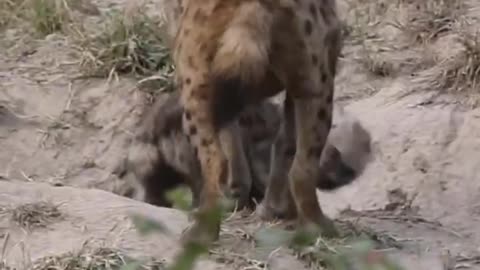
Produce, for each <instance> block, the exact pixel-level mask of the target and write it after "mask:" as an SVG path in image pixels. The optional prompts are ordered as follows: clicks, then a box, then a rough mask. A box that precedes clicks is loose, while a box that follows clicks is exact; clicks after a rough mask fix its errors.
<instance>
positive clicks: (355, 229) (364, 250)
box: [256, 220, 402, 270]
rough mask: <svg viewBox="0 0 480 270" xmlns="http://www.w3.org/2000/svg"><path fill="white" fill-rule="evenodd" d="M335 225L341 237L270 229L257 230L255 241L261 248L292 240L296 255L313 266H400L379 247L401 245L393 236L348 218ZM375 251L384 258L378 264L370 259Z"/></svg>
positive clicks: (367, 268) (388, 269)
mask: <svg viewBox="0 0 480 270" xmlns="http://www.w3.org/2000/svg"><path fill="white" fill-rule="evenodd" d="M336 224H337V228H338V229H339V230H340V232H341V234H342V236H341V237H338V238H323V237H311V235H308V234H305V235H295V234H296V233H291V232H287V231H282V230H276V229H273V230H272V229H269V230H261V231H260V232H259V233H257V235H256V240H257V243H258V245H259V246H260V247H265V246H270V247H275V246H278V245H279V244H285V243H286V242H287V243H289V244H288V245H289V246H290V247H292V248H293V250H294V252H295V254H296V256H297V257H298V258H299V259H301V260H302V261H304V262H305V263H306V264H307V265H308V267H309V268H311V269H319V270H320V269H321V270H324V269H335V270H344V269H345V270H346V269H353V268H351V267H352V266H353V265H355V267H358V268H355V269H362V270H371V269H384V270H393V269H399V268H396V266H394V265H392V263H391V262H390V261H389V260H388V258H387V257H386V256H385V254H382V253H381V252H380V250H385V249H395V248H401V247H402V245H401V244H400V243H399V242H398V241H396V240H395V239H394V238H393V237H391V236H389V235H386V234H379V233H376V232H374V231H372V230H370V229H368V228H366V227H363V226H360V225H359V224H354V223H352V222H349V221H343V220H337V221H336ZM292 235H293V238H292ZM358 246H360V247H361V248H358ZM372 254H378V256H379V257H381V260H380V261H378V262H376V263H379V264H378V265H375V263H373V264H372V262H369V261H368V258H369V256H371V255H372ZM376 267H380V268H376Z"/></svg>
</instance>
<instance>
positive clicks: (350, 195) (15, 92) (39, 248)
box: [0, 0, 480, 270]
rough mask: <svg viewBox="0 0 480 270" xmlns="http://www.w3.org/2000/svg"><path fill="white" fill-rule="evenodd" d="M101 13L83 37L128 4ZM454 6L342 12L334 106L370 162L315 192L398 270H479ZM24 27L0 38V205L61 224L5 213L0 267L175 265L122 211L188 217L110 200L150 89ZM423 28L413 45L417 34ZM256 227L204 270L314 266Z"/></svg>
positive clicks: (471, 83)
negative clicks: (52, 213)
mask: <svg viewBox="0 0 480 270" xmlns="http://www.w3.org/2000/svg"><path fill="white" fill-rule="evenodd" d="M97 2H98V3H97ZM97 2H94V3H92V4H93V5H94V6H97V7H98V12H93V13H92V12H90V14H88V15H85V16H87V18H86V19H85V20H86V21H87V22H88V23H87V25H89V29H90V30H92V29H95V27H94V26H96V23H100V22H102V21H104V20H105V18H106V17H107V16H106V12H108V11H109V10H111V9H113V8H118V7H125V6H131V5H132V2H131V1H97ZM427 2H428V3H433V2H435V3H436V5H442V2H444V1H440V0H430V1H426V2H425V3H427ZM462 3H463V4H464V6H463V7H462V9H463V10H461V14H462V17H461V18H460V17H455V16H456V15H455V13H456V12H457V11H455V12H445V10H443V11H442V10H441V9H437V8H438V6H437V7H436V8H434V9H430V11H432V12H434V13H433V14H430V13H429V14H427V15H425V14H423V15H422V16H420V17H419V15H418V12H423V11H425V7H423V6H421V7H419V8H417V5H418V3H417V4H416V3H415V1H379V2H378V3H377V2H375V3H373V2H371V1H354V0H351V1H340V3H339V5H340V7H341V10H342V16H343V17H344V18H345V20H346V21H347V24H348V26H349V27H348V29H347V30H348V31H347V32H348V40H347V43H346V46H345V48H344V51H343V57H342V59H341V69H340V73H339V76H338V79H337V94H336V100H337V102H339V103H341V104H344V105H346V111H348V112H350V113H352V114H354V115H355V116H356V117H357V118H358V119H360V121H361V122H362V125H364V126H365V127H366V128H367V129H368V130H369V131H370V132H371V133H372V139H373V142H374V148H373V149H374V152H375V159H376V160H375V161H374V162H373V163H372V164H370V165H369V167H368V168H367V170H366V171H365V172H364V174H363V175H362V176H361V177H360V179H359V180H358V181H357V182H356V183H354V184H352V185H351V186H349V187H345V188H343V189H341V190H339V191H338V192H335V193H332V194H328V193H321V194H320V200H321V202H322V206H323V208H324V209H325V212H326V213H327V214H328V215H331V216H333V217H338V218H340V219H342V220H348V221H350V222H353V223H356V224H360V225H361V226H362V227H367V228H369V229H370V230H371V231H372V232H374V233H373V236H378V237H379V238H380V239H379V240H381V241H387V240H388V241H391V242H390V243H396V244H395V245H389V246H388V248H387V249H386V250H384V252H387V253H388V254H390V255H391V256H393V257H395V258H397V259H398V260H399V261H401V262H402V263H403V264H404V265H405V266H407V268H406V269H432V270H435V269H442V270H443V269H462V268H464V269H465V268H466V269H480V260H479V256H480V250H479V248H480V246H479V244H478V243H480V233H479V231H478V227H479V225H480V199H479V198H480V196H478V194H479V192H480V182H479V181H478V180H479V179H478V175H480V161H479V160H478V158H477V157H478V155H479V153H480V143H479V142H480V132H479V131H480V126H479V121H478V118H480V110H479V109H478V108H477V107H476V106H477V105H478V100H479V99H478V93H479V92H478V86H477V81H476V79H478V74H477V73H478V72H477V71H478V63H479V61H478V55H476V54H473V53H471V54H468V53H470V52H477V50H478V44H476V43H472V44H473V45H472V44H470V43H468V44H467V45H468V46H470V45H472V46H471V47H472V48H470V47H468V50H465V48H467V47H465V44H462V42H459V41H458V37H459V36H461V35H460V34H461V32H460V30H462V31H466V32H467V33H475V32H476V31H477V30H476V28H477V27H476V26H477V25H478V18H479V17H480V16H479V10H480V9H479V6H478V3H477V2H475V1H466V0H465V1H463V2H462ZM147 4H148V6H147V7H149V8H148V11H149V12H148V13H149V14H150V13H156V12H155V10H156V9H155V7H160V6H161V4H162V1H158V2H155V3H147ZM440 7H442V6H440ZM413 11H414V12H413ZM437 11H438V12H437ZM447 11H448V10H447ZM435 12H436V13H435ZM87 13H88V12H87ZM0 14H2V13H1V12H0ZM99 14H100V15H99ZM452 14H453V15H452ZM153 15H155V16H158V15H159V14H153ZM160 15H162V14H160ZM425 16H427V17H425ZM439 16H440V17H439ZM452 16H453V17H452ZM0 17H2V16H0ZM2 18H4V17H2ZM2 18H0V24H2V23H3V20H2ZM87 19H88V20H87ZM432 19H433V22H434V23H438V24H434V25H433V26H435V27H433V26H432V27H433V28H432V29H434V28H436V29H437V30H438V31H434V35H431V34H432V32H431V31H429V29H430V28H428V27H427V28H425V27H424V25H423V23H425V22H426V23H427V24H428V22H429V20H432ZM412 22H413V24H411V23H412ZM399 26H410V27H408V28H405V27H403V28H402V27H399ZM22 27H24V25H22V24H20V23H15V24H14V25H10V26H8V27H7V28H6V29H3V30H1V31H0V51H1V53H0V149H1V150H2V151H1V154H0V202H1V206H2V209H14V208H15V207H19V206H21V205H25V204H27V203H38V202H39V201H49V202H52V203H53V204H54V205H56V206H58V209H59V211H60V212H61V213H64V214H65V215H63V214H62V215H61V216H62V217H64V218H63V219H59V220H57V219H55V221H54V222H50V223H49V224H48V226H46V228H45V229H42V230H32V231H30V232H25V231H23V230H20V228H19V226H12V225H11V224H10V216H9V215H2V220H1V222H0V242H2V243H5V252H4V254H2V260H6V261H7V262H8V263H10V264H11V265H17V266H18V267H19V269H23V268H22V267H24V266H25V264H26V263H27V264H28V262H29V261H32V262H33V261H35V260H37V259H41V258H45V257H46V256H58V255H61V254H65V252H69V251H78V250H80V249H81V247H82V246H83V244H84V242H85V241H87V240H89V241H92V239H93V240H94V241H93V242H97V243H98V242H100V243H102V244H104V246H106V247H108V248H113V247H118V248H119V249H121V250H122V251H125V250H126V251H128V252H127V253H128V255H129V256H134V257H135V256H140V257H142V256H155V257H156V258H157V259H163V258H165V259H166V260H167V261H168V260H170V259H171V258H172V256H173V254H174V253H175V251H176V250H178V246H177V242H176V240H177V238H174V239H171V238H168V237H164V236H162V235H157V236H151V239H145V238H141V237H139V236H138V235H137V233H136V231H135V230H134V228H133V226H132V225H131V223H130V221H129V219H128V216H127V215H126V214H125V213H126V212H129V211H135V212H138V213H143V214H145V215H150V216H154V217H155V218H157V219H159V220H166V221H167V222H166V224H167V225H168V227H169V228H170V229H171V230H172V231H173V232H174V235H176V236H178V235H179V234H180V233H181V230H182V229H183V228H185V227H186V225H187V220H186V217H185V215H184V214H182V213H180V212H178V211H175V210H169V209H161V208H156V207H153V206H150V205H145V204H143V203H140V202H137V201H133V200H130V199H126V198H123V197H119V196H115V195H113V194H112V193H117V194H124V193H125V192H126V191H125V185H124V184H125V183H123V182H122V181H120V180H119V179H117V178H116V177H115V176H114V175H112V171H113V170H114V168H115V167H116V165H117V163H118V161H120V160H122V159H123V157H124V155H125V151H126V148H127V146H128V144H129V141H130V139H131V138H132V135H133V131H134V129H135V126H136V125H137V124H138V119H139V117H141V114H142V111H143V108H144V106H145V104H148V101H149V98H150V97H151V96H150V93H145V92H142V91H140V89H139V87H138V81H139V79H138V78H132V76H125V75H123V76H118V77H116V76H114V75H112V76H111V77H110V80H107V78H85V77H82V73H80V67H79V64H80V59H79V58H78V50H76V49H75V47H74V46H72V45H75V44H72V43H71V40H69V39H68V37H67V35H66V34H65V33H62V32H55V33H52V34H49V35H47V36H44V37H39V36H36V35H31V34H30V33H28V32H24V29H23V28H22ZM405 29H408V30H409V31H405ZM439 30H441V31H439ZM25 33H27V34H25ZM418 33H420V34H421V35H420V40H419V39H418V38H412V37H418V35H415V34H418ZM471 40H473V39H471ZM420 41H421V42H420ZM77 45H78V44H77ZM462 46H463V47H462ZM458 61H460V62H458ZM463 62H466V63H465V64H464V65H462V63H463ZM458 63H460V65H458ZM444 71H447V73H444ZM61 186H65V187H61ZM99 189H101V190H99ZM345 209H349V210H348V211H345ZM37 212H38V211H37ZM40 212H42V213H43V214H45V213H47V212H49V211H40ZM27 216H28V215H27ZM34 216H35V217H38V216H36V215H34ZM19 217H22V215H20V216H19ZM20 220H26V219H25V218H20ZM37 220H40V221H38V222H43V221H45V220H50V218H49V216H48V215H47V216H46V217H45V216H43V217H40V219H37ZM34 222H37V221H34ZM266 226H269V225H268V224H262V223H260V222H258V220H255V218H254V217H252V216H248V215H247V217H243V218H240V215H237V216H234V217H233V218H232V219H231V220H230V221H227V222H226V224H225V226H224V228H223V231H222V238H221V241H220V243H219V246H217V247H215V248H214V249H213V250H212V253H211V256H210V261H208V262H204V263H205V264H204V265H203V267H204V268H202V266H199V267H198V269H207V268H205V267H211V268H208V269H229V268H231V269H238V268H242V267H245V268H246V269H265V268H266V267H267V266H268V267H269V269H308V268H314V267H315V265H313V264H308V263H309V262H308V261H305V260H304V259H302V258H300V259H297V258H296V256H295V255H296V254H293V253H292V251H291V250H289V249H284V248H282V249H280V250H275V249H274V250H273V251H275V252H273V251H272V249H265V250H262V249H259V248H258V247H256V246H255V241H254V240H253V235H254V234H255V232H256V231H257V230H259V229H260V228H262V227H266ZM385 239H387V240H385ZM388 241H387V242H388ZM94 246H95V245H94ZM98 246H101V245H100V244H99V245H97V247H98ZM165 247H166V248H165ZM7 251H8V252H7ZM272 252H273V253H272ZM307 257H308V256H307ZM27 258H28V259H27Z"/></svg>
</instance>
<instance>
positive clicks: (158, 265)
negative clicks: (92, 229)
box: [33, 248, 165, 270]
mask: <svg viewBox="0 0 480 270" xmlns="http://www.w3.org/2000/svg"><path fill="white" fill-rule="evenodd" d="M127 267H129V268H127ZM52 269H69V270H119V269H135V270H161V269H165V266H164V262H162V261H155V260H150V261H149V262H147V263H140V262H138V261H137V260H134V259H132V258H130V257H128V256H126V255H124V254H123V253H122V252H120V251H118V250H114V249H110V248H97V249H92V250H87V249H86V248H84V249H82V250H81V251H80V252H78V253H71V252H70V253H66V254H63V255H59V256H49V257H45V258H41V259H39V260H37V261H35V262H34V263H33V270H52Z"/></svg>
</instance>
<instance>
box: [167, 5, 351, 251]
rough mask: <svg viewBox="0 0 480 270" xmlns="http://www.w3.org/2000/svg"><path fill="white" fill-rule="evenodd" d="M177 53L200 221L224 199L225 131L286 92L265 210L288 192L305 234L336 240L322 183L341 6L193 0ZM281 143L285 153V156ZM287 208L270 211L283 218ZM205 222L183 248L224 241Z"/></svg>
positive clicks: (195, 227)
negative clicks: (196, 170) (277, 189)
mask: <svg viewBox="0 0 480 270" xmlns="http://www.w3.org/2000/svg"><path fill="white" fill-rule="evenodd" d="M173 47H174V53H173V59H174V64H175V67H176V74H175V75H176V83H177V86H178V90H179V91H180V92H181V94H180V95H181V98H180V100H181V104H182V106H183V107H184V115H183V129H184V131H185V133H186V134H187V136H188V137H189V140H190V142H191V143H192V145H193V148H194V149H195V151H196V154H197V157H198V159H199V161H200V169H201V173H202V176H203V177H202V179H203V181H204V183H203V185H202V189H201V194H200V204H199V214H200V215H198V217H200V216H202V214H203V213H207V212H209V211H210V210H212V209H214V208H215V207H216V206H217V205H218V200H219V198H220V197H221V194H222V191H221V183H222V181H223V179H225V178H226V177H227V172H228V166H227V164H228V157H227V156H226V155H225V154H224V152H225V151H224V143H223V141H224V140H223V139H222V135H221V134H222V133H228V132H229V131H228V129H225V127H228V126H229V125H230V124H232V123H234V122H235V119H238V116H239V114H240V113H241V112H242V111H243V110H244V109H245V108H247V107H248V106H256V105H258V104H259V103H261V102H262V101H263V100H265V99H266V98H268V97H270V96H273V95H275V94H277V93H279V92H282V91H285V92H286V100H285V105H284V112H283V118H284V121H282V123H283V125H282V128H281V130H280V131H279V133H280V134H281V135H280V134H279V137H278V140H276V142H275V143H274V149H275V154H274V155H273V161H272V163H273V165H272V166H273V167H272V168H273V170H274V172H273V173H272V174H271V178H270V179H269V181H268V186H269V187H267V191H266V195H265V200H264V202H265V203H266V204H267V205H268V204H269V203H270V202H269V201H270V200H271V199H270V198H273V197H274V196H273V194H272V192H273V191H272V190H274V188H273V189H272V188H271V187H274V186H288V187H289V189H290V193H291V195H292V198H293V199H292V200H291V199H290V198H288V197H284V198H283V201H285V202H286V204H288V206H289V207H286V208H285V209H292V208H293V209H295V212H296V216H297V220H298V221H299V223H300V225H302V226H305V227H307V228H315V229H320V231H322V232H323V233H326V234H329V235H333V234H336V229H335V226H334V224H333V222H332V221H331V220H330V219H329V218H327V217H326V216H325V215H324V214H323V212H322V210H321V207H320V205H319V202H318V198H317V195H316V186H317V183H319V182H320V181H323V180H322V179H323V178H324V177H325V173H323V172H321V170H320V169H321V168H320V167H319V166H318V164H319V162H320V159H321V157H322V153H323V152H324V148H325V145H326V141H327V137H328V134H329V132H330V129H331V126H332V109H333V95H334V88H335V87H334V79H335V75H336V66H337V59H338V56H339V54H340V51H341V48H342V36H341V24H340V21H339V19H338V16H337V11H336V2H335V0H323V1H320V0H315V1H312V0H309V1H307V0H190V1H188V2H187V3H184V11H183V13H182V14H181V16H180V19H179V28H178V31H177V33H176V36H175V40H174V42H173ZM279 140H282V141H283V142H282V144H283V145H286V146H285V147H283V148H282V149H281V150H280V149H279V148H278V147H277V146H278V144H277V141H279ZM227 141H228V140H227ZM227 144H228V143H227ZM287 168H288V169H287ZM285 173H287V175H288V181H286V180H285V179H284V178H285V177H283V175H284V174H285ZM277 176H279V177H277ZM285 209H281V212H280V213H277V212H276V211H274V210H275V209H269V208H266V211H267V212H270V214H271V215H273V216H276V215H279V214H285V212H284V211H285ZM199 221H200V220H199V219H197V221H196V222H195V223H194V224H193V226H192V227H191V228H190V229H189V230H188V232H187V234H186V235H185V236H186V237H185V238H184V239H185V240H193V241H197V240H198V241H201V242H204V241H206V242H210V241H212V240H215V239H217V238H218V234H219V230H220V223H221V222H220V221H219V222H218V223H216V224H215V226H206V224H204V223H202V222H199Z"/></svg>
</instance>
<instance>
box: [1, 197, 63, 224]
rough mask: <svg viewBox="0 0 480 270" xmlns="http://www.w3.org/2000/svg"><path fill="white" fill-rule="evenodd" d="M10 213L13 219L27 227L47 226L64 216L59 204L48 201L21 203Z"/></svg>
mask: <svg viewBox="0 0 480 270" xmlns="http://www.w3.org/2000/svg"><path fill="white" fill-rule="evenodd" d="M10 213H11V219H12V221H13V222H15V223H16V224H18V225H19V226H21V227H22V228H25V229H34V228H41V227H46V226H47V225H49V224H51V223H53V222H55V221H58V220H61V219H62V218H63V215H62V213H61V212H60V211H59V210H58V206H57V205H54V204H52V203H48V202H38V203H28V204H24V205H20V206H19V207H17V208H14V209H11V210H10Z"/></svg>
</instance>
